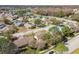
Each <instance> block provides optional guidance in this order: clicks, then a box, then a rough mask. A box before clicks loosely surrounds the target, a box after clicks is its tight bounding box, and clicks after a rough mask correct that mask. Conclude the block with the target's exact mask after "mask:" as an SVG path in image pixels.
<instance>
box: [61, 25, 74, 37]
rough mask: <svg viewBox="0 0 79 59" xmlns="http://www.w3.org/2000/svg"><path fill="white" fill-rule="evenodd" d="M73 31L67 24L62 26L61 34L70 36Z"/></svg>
mask: <svg viewBox="0 0 79 59" xmlns="http://www.w3.org/2000/svg"><path fill="white" fill-rule="evenodd" d="M71 33H73V31H72V30H71V29H70V28H69V27H68V26H63V27H62V35H63V36H71V35H70V34H71Z"/></svg>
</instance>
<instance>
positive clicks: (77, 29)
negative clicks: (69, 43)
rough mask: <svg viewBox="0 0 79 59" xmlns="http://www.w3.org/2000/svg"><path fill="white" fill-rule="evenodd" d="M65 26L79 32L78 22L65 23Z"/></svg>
mask: <svg viewBox="0 0 79 59" xmlns="http://www.w3.org/2000/svg"><path fill="white" fill-rule="evenodd" d="M63 24H64V25H67V26H68V27H69V28H71V29H73V30H74V31H79V24H78V23H77V22H64V23H63Z"/></svg>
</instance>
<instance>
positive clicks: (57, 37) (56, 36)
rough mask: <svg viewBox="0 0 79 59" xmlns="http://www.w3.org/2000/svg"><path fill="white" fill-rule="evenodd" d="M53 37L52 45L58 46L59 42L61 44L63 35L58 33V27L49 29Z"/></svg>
mask: <svg viewBox="0 0 79 59" xmlns="http://www.w3.org/2000/svg"><path fill="white" fill-rule="evenodd" d="M49 31H50V33H51V35H52V39H51V40H52V41H51V42H52V44H57V43H58V42H61V41H62V40H61V38H62V35H61V33H60V32H59V31H58V29H57V28H56V27H52V28H50V29H49Z"/></svg>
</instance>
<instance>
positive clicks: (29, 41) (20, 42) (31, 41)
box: [13, 35, 35, 48]
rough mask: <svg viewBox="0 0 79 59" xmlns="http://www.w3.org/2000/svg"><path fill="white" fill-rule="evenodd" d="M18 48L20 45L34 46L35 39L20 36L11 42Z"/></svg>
mask: <svg viewBox="0 0 79 59" xmlns="http://www.w3.org/2000/svg"><path fill="white" fill-rule="evenodd" d="M13 43H14V44H15V45H16V46H17V47H18V48H19V47H22V46H27V45H28V46H34V44H35V39H34V37H32V36H25V35H24V36H20V37H18V39H17V40H15V41H14V42H13Z"/></svg>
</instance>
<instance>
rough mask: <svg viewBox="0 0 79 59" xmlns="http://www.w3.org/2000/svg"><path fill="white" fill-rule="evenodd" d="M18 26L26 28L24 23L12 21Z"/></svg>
mask: <svg viewBox="0 0 79 59" xmlns="http://www.w3.org/2000/svg"><path fill="white" fill-rule="evenodd" d="M12 22H13V23H14V24H15V25H16V26H19V27H20V26H24V22H21V21H18V20H13V21H12Z"/></svg>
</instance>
